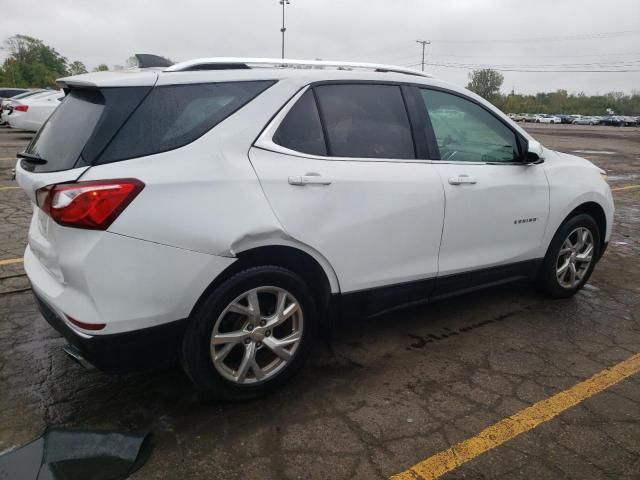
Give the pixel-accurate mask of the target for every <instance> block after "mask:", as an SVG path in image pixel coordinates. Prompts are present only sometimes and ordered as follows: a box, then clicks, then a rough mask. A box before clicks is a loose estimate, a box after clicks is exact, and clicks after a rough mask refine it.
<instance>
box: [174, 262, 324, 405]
mask: <svg viewBox="0 0 640 480" xmlns="http://www.w3.org/2000/svg"><path fill="white" fill-rule="evenodd" d="M264 286H269V287H278V288H282V289H285V290H286V291H287V292H290V294H291V295H293V296H294V297H295V299H296V300H297V302H298V305H299V307H300V308H301V310H302V318H303V328H302V338H301V340H300V343H299V344H298V346H297V349H296V350H295V352H294V353H293V356H292V358H291V359H290V360H288V362H287V363H286V364H285V365H284V367H283V368H282V369H281V370H280V371H278V372H276V373H275V374H274V376H273V377H271V378H266V379H265V380H261V381H258V382H257V383H252V384H240V383H237V382H234V381H232V380H229V379H227V378H225V377H224V376H223V375H222V374H221V373H220V372H219V371H218V370H217V369H216V367H215V366H214V363H213V360H212V358H211V352H210V341H211V334H212V332H213V328H214V324H215V322H216V321H217V319H218V317H219V316H220V315H221V314H222V312H223V311H224V309H225V308H226V307H227V306H228V305H229V304H230V303H231V302H233V301H234V299H236V298H237V297H238V296H240V295H242V294H243V293H245V292H247V291H248V290H251V289H253V288H257V287H264ZM318 324H319V316H318V309H317V305H316V301H315V299H314V297H313V295H312V294H311V292H310V291H309V288H308V287H307V285H306V284H305V282H304V281H303V280H302V279H301V278H300V277H299V276H298V275H297V274H295V273H294V272H292V271H290V270H287V269H284V268H281V267H277V266H261V267H253V268H249V269H247V270H243V271H241V272H239V273H237V274H236V275H234V276H233V277H231V278H229V279H228V280H226V281H225V282H224V283H222V284H221V285H220V286H219V287H217V288H216V289H215V290H213V291H212V292H210V293H209V294H208V295H207V297H206V298H205V299H204V301H202V302H201V303H200V305H199V306H198V307H197V309H196V310H195V311H194V312H193V314H192V316H191V321H190V324H189V326H188V327H187V330H186V332H185V336H184V340H183V344H182V357H181V361H182V366H183V369H184V370H185V372H186V374H187V375H188V376H189V378H190V379H191V381H192V382H193V383H194V385H195V386H196V388H198V389H199V390H200V391H201V392H202V393H204V394H205V395H206V396H209V397H211V398H215V399H218V400H225V401H244V400H250V399H252V398H256V397H259V396H262V395H265V394H267V393H269V392H270V391H272V390H274V389H276V388H278V387H280V386H281V385H282V384H283V383H284V382H286V381H287V380H288V379H289V378H290V377H291V376H292V375H293V374H294V373H295V372H296V371H297V370H299V369H300V367H301V366H302V365H303V363H304V361H305V360H306V358H307V357H308V355H309V353H310V351H311V348H312V346H313V343H314V341H315V338H316V335H317V329H318ZM245 348H246V347H245Z"/></svg>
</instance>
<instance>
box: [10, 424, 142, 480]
mask: <svg viewBox="0 0 640 480" xmlns="http://www.w3.org/2000/svg"><path fill="white" fill-rule="evenodd" d="M152 449H153V445H152V443H151V435H150V434H143V435H141V434H131V433H117V432H87V431H81V430H69V429H58V428H51V429H48V430H47V431H46V432H45V433H44V434H43V435H42V436H41V437H40V438H38V439H36V440H34V441H33V442H31V443H29V444H27V445H25V446H24V447H20V448H17V449H15V450H12V451H10V452H7V453H5V454H4V455H0V479H5V478H6V479H12V480H122V479H125V478H127V477H128V476H129V475H131V474H132V473H133V472H135V471H136V470H138V469H139V468H140V467H142V465H144V463H145V462H146V461H147V460H148V458H149V455H151V450H152Z"/></svg>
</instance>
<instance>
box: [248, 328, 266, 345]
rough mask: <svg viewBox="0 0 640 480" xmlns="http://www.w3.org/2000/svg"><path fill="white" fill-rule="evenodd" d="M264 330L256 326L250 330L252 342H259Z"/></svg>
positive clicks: (262, 337)
mask: <svg viewBox="0 0 640 480" xmlns="http://www.w3.org/2000/svg"><path fill="white" fill-rule="evenodd" d="M264 332H265V331H264V330H263V329H261V328H260V329H258V328H256V329H255V330H254V331H253V332H251V335H250V336H251V340H253V341H254V342H261V341H262V340H263V339H264V337H265V335H264Z"/></svg>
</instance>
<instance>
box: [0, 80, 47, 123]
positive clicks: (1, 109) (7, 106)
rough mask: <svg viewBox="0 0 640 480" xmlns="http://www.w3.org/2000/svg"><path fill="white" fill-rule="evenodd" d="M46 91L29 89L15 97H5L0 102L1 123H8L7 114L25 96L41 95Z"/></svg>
mask: <svg viewBox="0 0 640 480" xmlns="http://www.w3.org/2000/svg"><path fill="white" fill-rule="evenodd" d="M45 92H47V90H42V89H37V90H28V91H26V92H23V93H21V94H19V95H16V96H15V97H11V98H5V99H3V100H2V101H1V102H0V125H4V124H5V123H7V115H9V112H10V111H13V106H14V105H17V104H18V103H20V101H22V100H23V99H25V98H29V97H33V96H34V95H39V94H41V93H45Z"/></svg>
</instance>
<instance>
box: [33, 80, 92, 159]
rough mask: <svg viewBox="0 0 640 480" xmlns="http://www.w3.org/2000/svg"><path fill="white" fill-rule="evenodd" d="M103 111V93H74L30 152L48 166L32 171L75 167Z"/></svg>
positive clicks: (58, 110) (35, 141)
mask: <svg viewBox="0 0 640 480" xmlns="http://www.w3.org/2000/svg"><path fill="white" fill-rule="evenodd" d="M103 109H104V97H103V96H102V94H101V93H100V92H99V91H97V90H71V92H70V93H69V94H68V95H67V96H66V97H65V98H64V99H63V100H62V102H61V103H60V105H59V106H58V108H56V109H55V110H54V112H53V114H51V116H50V117H49V119H48V120H47V121H46V122H45V124H44V125H43V126H42V128H40V130H39V131H38V133H37V134H36V136H35V137H34V138H33V140H32V141H31V143H30V144H29V146H28V147H27V150H26V151H27V153H31V154H33V155H38V156H40V157H42V158H44V159H45V160H47V163H46V164H44V165H33V164H29V170H32V171H35V172H55V171H58V170H68V169H70V168H73V167H74V166H75V164H76V161H77V160H78V157H79V156H80V153H81V152H82V149H83V148H84V146H85V144H86V143H87V140H88V139H89V137H90V136H91V133H92V132H93V130H94V128H95V126H96V124H97V123H98V120H99V119H100V116H101V115H102V111H103ZM23 164H25V162H23Z"/></svg>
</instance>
